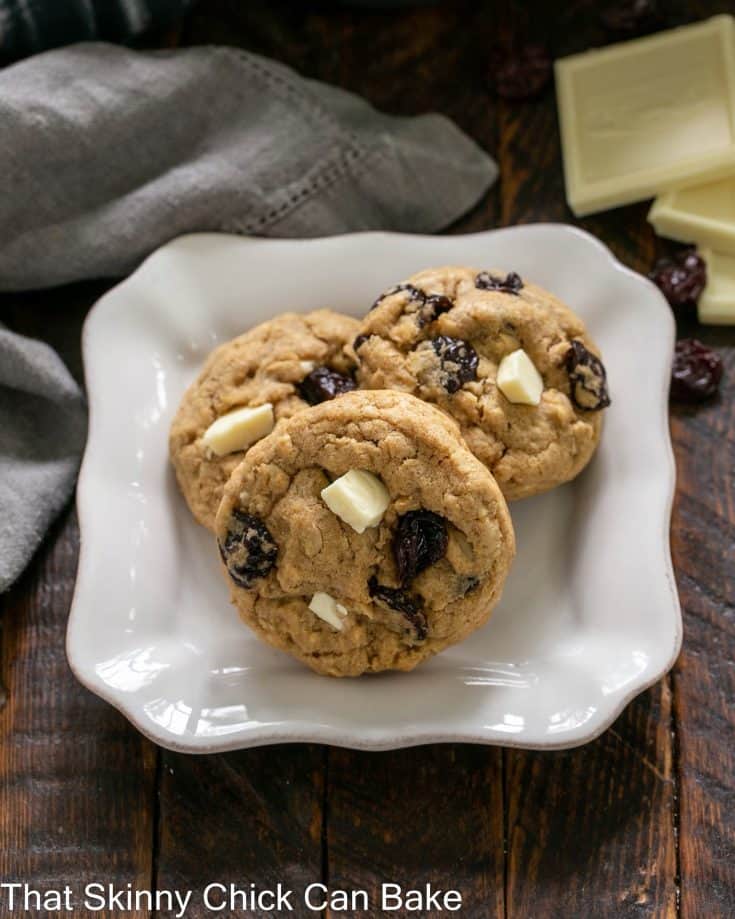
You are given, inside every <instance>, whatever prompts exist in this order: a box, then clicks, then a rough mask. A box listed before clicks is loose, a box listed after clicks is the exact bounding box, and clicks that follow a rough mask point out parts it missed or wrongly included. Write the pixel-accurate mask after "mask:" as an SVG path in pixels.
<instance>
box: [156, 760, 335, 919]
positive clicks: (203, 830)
mask: <svg viewBox="0 0 735 919" xmlns="http://www.w3.org/2000/svg"><path fill="white" fill-rule="evenodd" d="M325 757H326V749H325V748H322V747H319V746H316V745H308V744H305V745H301V746H295V745H285V744H284V745H279V746H277V747H263V748H260V749H256V750H243V751H241V752H238V753H228V754H222V755H217V756H184V755H180V754H174V753H168V752H165V753H163V761H162V770H161V779H160V786H159V794H160V822H159V833H158V839H159V841H158V846H157V871H156V884H157V887H158V889H164V890H165V889H179V890H187V889H192V890H195V891H198V892H199V895H198V896H197V897H196V898H195V900H194V902H193V905H192V907H190V909H189V910H188V912H187V916H189V917H191V919H199V917H206V916H212V915H214V913H212V912H211V911H208V910H207V909H206V906H205V903H204V902H203V900H202V898H201V894H202V893H203V891H204V890H205V888H206V887H207V885H209V884H214V883H217V884H222V885H225V887H226V888H229V885H230V884H234V885H236V886H237V887H238V888H240V889H244V890H247V889H248V888H249V885H250V884H251V883H253V884H255V885H257V887H259V888H264V889H275V888H276V885H277V884H279V883H281V884H282V885H283V886H284V887H285V888H286V889H293V890H294V891H296V892H297V894H298V896H296V897H294V898H293V900H292V903H293V906H294V908H295V915H305V914H306V913H305V912H303V911H301V912H300V911H299V909H302V910H303V907H302V905H301V903H300V898H301V894H302V892H303V890H304V889H305V888H306V887H307V885H309V884H312V883H320V882H321V880H322V877H323V866H322V832H323V826H322V814H323V804H324V762H325ZM212 896H213V897H216V898H218V900H220V901H221V897H222V891H221V890H215V891H213V893H212ZM215 905H216V901H215ZM263 905H264V906H267V904H263ZM234 914H235V911H234V910H233V911H229V910H226V911H225V913H224V915H234ZM248 915H254V916H268V915H272V913H270V912H268V911H267V910H266V909H257V908H256V909H255V910H254V911H252V912H249V913H248Z"/></svg>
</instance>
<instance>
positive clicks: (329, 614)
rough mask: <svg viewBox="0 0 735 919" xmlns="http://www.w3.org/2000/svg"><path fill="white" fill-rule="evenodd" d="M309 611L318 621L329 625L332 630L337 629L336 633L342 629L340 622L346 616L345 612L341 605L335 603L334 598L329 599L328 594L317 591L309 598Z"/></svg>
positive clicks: (342, 624)
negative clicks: (320, 620)
mask: <svg viewBox="0 0 735 919" xmlns="http://www.w3.org/2000/svg"><path fill="white" fill-rule="evenodd" d="M309 609H310V610H311V611H312V613H314V614H316V615H317V616H318V617H319V618H320V619H323V620H324V621H325V622H326V623H328V624H329V625H331V626H332V628H334V629H337V631H338V632H341V631H342V629H343V628H344V623H343V621H342V620H343V619H345V617H346V616H347V610H346V609H345V608H344V606H342V604H341V603H337V601H336V600H335V599H334V597H330V596H329V594H325V593H322V592H321V591H317V593H315V594H314V596H313V597H312V598H311V603H309Z"/></svg>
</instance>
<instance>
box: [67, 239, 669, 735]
mask: <svg viewBox="0 0 735 919" xmlns="http://www.w3.org/2000/svg"><path fill="white" fill-rule="evenodd" d="M449 263H466V264H470V265H476V266H478V267H491V266H497V267H502V268H505V269H508V270H513V271H518V272H520V274H521V275H524V276H526V277H528V278H530V279H533V280H534V281H536V282H538V283H539V284H542V285H543V286H545V287H547V288H549V289H550V290H552V291H554V292H555V293H557V294H558V295H560V296H561V297H562V298H563V299H564V300H566V301H567V302H568V303H569V304H570V305H571V306H572V307H573V309H574V310H576V311H577V312H578V313H579V314H580V315H581V316H582V317H583V318H584V319H585V320H586V322H587V324H588V326H589V328H590V330H591V332H592V335H593V337H594V338H595V339H596V340H597V341H598V343H599V344H600V346H601V348H602V350H603V353H604V358H605V364H606V366H607V370H608V374H609V380H610V389H611V394H612V400H613V404H612V407H611V408H610V409H608V410H607V412H606V419H605V420H606V426H605V431H604V436H603V439H602V444H601V446H600V449H599V451H598V453H597V455H596V457H595V459H594V461H593V463H592V464H591V466H590V467H589V468H588V469H587V471H586V472H585V473H584V474H583V475H582V476H581V477H580V478H579V479H577V480H576V481H575V482H574V483H573V484H571V485H567V486H565V487H563V488H560V489H557V490H556V491H554V492H551V493H550V494H547V495H544V496H541V497H538V498H532V499H529V500H526V501H522V502H520V503H516V504H514V505H512V516H513V521H514V524H515V527H516V533H517V540H518V556H517V559H516V562H515V565H514V568H513V571H512V572H511V575H510V578H509V580H508V583H507V586H506V589H505V593H504V596H503V599H502V601H501V604H500V606H499V607H498V609H497V611H496V613H495V614H494V616H493V617H492V619H491V621H490V622H489V623H488V625H487V626H485V628H483V629H482V630H481V631H479V632H477V633H475V634H474V635H473V636H471V637H470V638H469V639H467V640H466V641H465V642H463V643H462V644H460V645H457V646H455V647H454V648H451V649H449V650H448V651H446V652H444V653H443V654H441V655H439V656H438V657H436V658H434V659H433V660H431V661H430V662H428V663H427V664H425V665H423V666H421V667H419V668H418V670H416V671H414V672H413V673H410V674H385V675H379V676H371V677H363V678H361V679H355V680H334V679H329V678H326V677H320V676H316V675H315V674H313V673H311V672H310V671H309V670H307V669H306V668H305V667H303V666H301V665H300V664H298V663H296V662H295V661H293V660H291V658H289V657H287V656H286V655H285V654H281V653H280V652H277V651H274V650H272V649H270V648H268V647H266V646H265V645H263V644H261V643H260V642H259V641H258V640H257V639H256V638H255V637H254V636H253V635H252V634H251V633H250V632H249V631H248V629H247V628H246V627H245V626H243V625H241V623H240V621H239V620H238V618H237V615H236V614H235V611H234V609H233V608H232V607H231V606H230V604H229V602H228V594H227V587H226V584H225V582H224V579H223V578H222V575H221V574H220V571H219V570H218V560H217V552H216V550H215V547H214V544H213V541H212V537H211V536H210V535H209V534H208V533H206V532H205V531H204V530H203V529H201V528H200V527H198V526H197V525H196V524H195V523H194V521H193V520H192V518H191V517H190V516H189V513H188V511H187V509H186V507H185V505H184V501H183V499H182V498H181V497H180V496H179V494H178V492H177V489H176V485H175V482H174V477H173V474H172V471H171V469H170V467H169V464H168V459H167V435H168V427H169V422H170V420H171V416H172V414H173V412H174V410H175V408H176V406H177V403H178V401H179V399H180V397H181V394H182V393H183V391H184V389H185V387H186V386H187V385H188V383H189V382H190V381H191V380H192V379H193V378H194V376H195V374H196V373H197V370H198V368H199V366H200V364H201V363H202V361H203V359H204V357H205V356H206V354H207V353H208V352H209V351H210V350H211V349H212V347H214V345H216V344H217V343H218V342H222V341H224V340H226V339H228V338H231V337H233V336H234V335H237V334H239V333H240V332H242V331H243V330H244V329H246V328H247V327H248V326H251V325H253V324H254V323H257V322H261V321H262V320H264V319H267V318H269V317H270V316H272V315H274V314H275V313H277V312H279V311H283V310H285V309H291V310H303V311H306V310H311V309H314V308H316V307H323V306H329V307H332V308H334V309H338V310H343V311H345V312H349V313H353V314H355V315H356V316H359V315H361V314H362V313H364V311H365V310H366V308H367V306H368V305H369V304H370V303H372V301H373V299H374V298H375V296H376V295H377V294H378V293H379V292H380V291H381V290H383V289H385V288H387V287H388V286H390V285H391V284H393V283H394V282H396V281H397V280H399V279H401V278H403V277H405V276H406V275H409V274H411V273H412V272H414V271H417V270H418V269H420V268H424V267H426V266H430V265H438V264H449ZM673 340H674V325H673V321H672V317H671V313H670V310H669V308H668V306H667V305H666V303H665V302H664V300H663V298H662V296H661V295H660V294H659V292H658V291H657V290H656V288H655V287H653V285H652V284H650V283H649V282H648V281H646V280H644V279H643V278H641V277H639V276H638V275H636V274H634V273H632V272H631V271H629V270H627V269H626V268H624V267H623V266H622V265H620V264H619V263H618V262H617V261H615V259H614V258H613V257H612V255H611V254H610V252H609V251H608V250H607V249H606V248H605V247H604V246H602V245H601V244H600V243H599V242H597V241H596V240H594V239H592V238H591V237H590V236H587V235H586V234H584V233H582V232H580V231H579V230H576V229H573V228H570V227H566V226H559V225H543V224H542V225H536V226H525V227H516V228H512V229H507V230H496V231H493V232H488V233H479V234H476V235H472V236H442V237H423V236H403V235H395V234H385V233H367V234H356V235H350V236H341V237H332V238H328V239H315V240H308V241H301V240H299V241H288V240H278V241H275V240H258V239H243V238H240V237H234V236H222V235H196V236H187V237H183V238H181V239H177V240H175V241H174V242H172V243H170V244H169V245H166V246H164V247H163V248H162V249H159V250H158V251H157V252H155V253H154V254H153V255H152V256H151V257H150V258H149V259H148V260H147V261H146V262H145V263H144V264H143V265H142V266H141V267H140V268H139V269H138V270H137V271H136V272H135V273H134V274H133V275H132V276H131V277H130V278H128V279H127V280H126V281H124V282H123V283H122V284H120V285H119V286H117V287H115V288H114V289H113V290H111V291H110V292H109V293H108V294H106V295H105V296H104V297H103V298H102V299H101V300H100V302H99V303H98V304H97V305H96V306H95V308H94V309H93V310H92V312H91V314H90V316H89V318H88V319H87V323H86V326H85V332H84V359H85V367H86V375H87V386H88V390H89V403H90V413H91V417H90V430H89V443H88V445H87V452H86V455H85V458H84V464H83V467H82V473H81V476H80V480H79V491H78V505H79V516H80V521H81V533H82V547H81V558H80V562H79V572H78V578H77V586H76V593H75V596H74V603H73V606H72V612H71V617H70V622H69V633H68V655H69V660H70V663H71V666H72V668H73V670H74V672H75V673H76V675H77V676H78V678H79V679H80V680H81V681H82V682H83V683H84V684H85V685H86V686H87V687H89V688H90V689H91V690H92V691H93V692H96V693H98V694H99V695H100V696H102V697H103V698H105V699H107V700H108V701H109V702H111V703H112V704H113V705H115V706H117V708H119V709H120V710H121V711H122V712H123V713H124V714H125V715H127V717H128V718H129V719H130V720H131V721H132V722H133V723H134V724H135V725H136V726H137V727H138V728H139V729H140V730H141V731H142V732H143V733H144V734H146V735H148V736H149V737H150V738H151V739H153V740H154V741H156V742H157V743H160V744H161V745H162V746H165V747H170V748H173V749H178V750H186V751H198V752H207V751H216V750H225V749H233V748H239V747H247V746H253V745H257V744H268V743H278V742H281V741H320V742H325V743H331V744H337V745H340V746H347V747H356V748H361V749H385V748H391V747H402V746H410V745H413V744H422V743H429V742H434V741H469V742H476V743H490V744H507V745H512V746H522V747H536V748H552V747H569V746H574V745H576V744H580V743H584V742H585V741H588V740H591V739H592V738H594V737H595V736H597V735H598V734H599V733H600V732H601V731H602V730H604V729H605V728H606V727H607V726H608V725H609V724H610V723H611V722H612V721H613V719H614V718H615V717H616V716H617V715H618V713H619V712H620V711H621V709H622V708H623V707H624V706H625V704H626V703H627V702H628V701H630V699H632V698H633V696H635V695H636V693H639V692H640V691H641V690H642V689H644V688H645V687H647V686H649V685H650V684H651V683H653V682H654V681H656V680H657V679H658V678H659V677H661V676H662V675H663V674H664V673H665V672H666V671H667V670H668V669H669V668H670V667H671V665H672V664H673V662H674V660H675V658H676V655H677V653H678V650H679V645H680V642H681V615H680V611H679V604H678V600H677V595H676V589H675V586H674V580H673V575H672V567H671V558H670V553H669V517H670V509H671V501H672V494H673V489H674V466H673V459H672V452H671V445H670V440H669V430H668V412H667V393H668V381H669V373H670V360H671V353H672V348H673Z"/></svg>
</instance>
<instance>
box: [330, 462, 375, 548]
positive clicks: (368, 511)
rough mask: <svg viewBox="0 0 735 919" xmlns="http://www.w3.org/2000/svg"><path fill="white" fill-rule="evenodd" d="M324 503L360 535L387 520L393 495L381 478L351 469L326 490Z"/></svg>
mask: <svg viewBox="0 0 735 919" xmlns="http://www.w3.org/2000/svg"><path fill="white" fill-rule="evenodd" d="M322 500H323V501H324V503H325V504H326V505H327V507H328V508H329V510H330V511H332V513H333V514H336V515H337V516H338V517H339V518H340V519H341V520H344V522H345V523H347V524H349V525H350V526H351V527H352V529H353V530H355V532H357V533H364V532H365V530H366V529H367V528H368V527H374V526H377V525H378V524H379V523H380V521H381V520H382V519H383V514H384V513H385V511H386V509H387V507H388V505H389V504H390V494H389V493H388V489H387V488H386V487H385V485H383V483H382V482H381V481H380V479H379V478H378V477H377V476H376V475H373V474H372V472H366V471H365V470H364V469H350V471H349V472H345V474H344V475H341V476H340V477H339V478H338V479H335V480H334V482H332V484H331V485H327V487H326V488H323V489H322Z"/></svg>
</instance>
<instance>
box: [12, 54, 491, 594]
mask: <svg viewBox="0 0 735 919" xmlns="http://www.w3.org/2000/svg"><path fill="white" fill-rule="evenodd" d="M0 126H1V128H0V183H1V185H0V290H6V291H8V290H23V289H31V288H39V287H45V286H51V285H55V284H63V283H66V282H69V281H74V280H78V279H81V278H90V277H99V276H121V275H124V274H126V273H127V272H129V271H131V270H132V269H133V268H134V267H135V266H136V265H137V264H138V263H139V262H140V261H141V260H142V259H143V258H144V257H145V256H146V255H147V254H148V253H150V252H151V251H152V250H153V249H155V248H156V247H158V246H160V245H161V244H163V243H165V242H166V241H167V240H169V239H172V238H173V237H175V236H178V235H180V234H182V233H187V232H190V231H201V230H220V231H227V232H233V233H242V234H257V235H264V236H322V235H329V234H333V233H341V232H346V231H350V230H367V229H385V230H404V231H413V232H424V233H427V232H433V231H436V230H439V229H441V228H442V227H444V226H446V225H447V224H449V223H451V222H452V221H453V220H455V219H456V218H457V217H459V216H460V215H461V214H462V213H463V212H464V211H465V210H467V209H468V208H469V207H471V206H472V205H473V204H474V203H475V202H476V201H477V200H478V198H480V196H481V195H482V194H483V193H484V192H485V191H486V190H487V188H488V187H489V186H490V185H491V184H492V182H493V181H494V179H495V177H496V174H497V169H496V166H495V163H494V162H493V161H492V160H491V159H490V157H489V156H487V154H485V153H484V152H482V151H481V150H480V149H479V148H478V147H477V146H476V145H475V144H474V143H473V142H472V141H471V140H470V139H469V138H467V137H466V136H465V135H464V134H462V133H461V132H460V131H459V130H458V129H457V128H456V127H455V126H454V125H453V124H452V123H451V122H450V121H448V120H447V119H446V118H444V117H442V116H440V115H422V116H420V117H417V118H395V117H390V116H388V115H384V114H381V113H379V112H377V111H375V109H373V108H372V107H371V106H370V105H368V104H367V103H366V102H365V101H364V100H362V99H360V98H358V97H356V96H354V95H352V94H350V93H347V92H344V91H342V90H339V89H336V88H334V87H330V86H325V85H323V84H320V83H316V82H313V81H310V80H305V79H302V78H301V77H299V76H298V75H297V74H295V73H294V72H293V71H291V70H289V69H288V68H287V67H284V66H282V65H281V64H278V63H275V62H274V61H269V60H266V59H264V58H261V57H258V56H256V55H253V54H249V53H246V52H243V51H239V50H236V49H233V48H222V47H201V48H191V49H187V50H182V51H159V52H147V53H141V52H135V51H130V50H127V49H124V48H120V47H117V46H114V45H106V44H99V43H90V44H79V45H73V46H71V47H69V48H65V49H61V50H58V51H50V52H47V53H45V54H41V55H38V56H36V57H34V58H30V59H28V60H26V61H22V62H21V63H18V64H15V65H13V66H11V67H8V68H6V69H5V70H0ZM0 344H1V345H2V347H1V348H0V384H2V388H0V424H1V425H2V427H0V472H1V473H2V478H0V590H2V589H3V588H4V587H6V586H7V585H8V584H9V583H10V582H11V581H12V579H13V578H14V577H15V576H16V575H17V574H18V572H19V571H20V570H21V568H22V567H23V565H24V563H25V561H26V560H27V559H28V558H29V557H30V555H31V554H32V552H33V550H34V549H35V547H36V545H37V544H38V541H39V539H40V538H41V535H42V533H43V531H44V529H45V527H46V526H47V525H48V523H49V522H50V520H51V519H52V517H53V516H54V515H55V513H56V512H57V511H58V510H59V508H60V507H61V506H62V505H63V503H64V501H65V500H66V499H67V497H68V495H69V494H70V492H71V490H72V488H73V482H74V476H75V473H76V469H77V466H78V460H79V455H80V453H81V449H82V441H83V433H82V432H83V427H84V425H83V410H82V408H81V401H80V397H79V394H78V392H77V391H76V387H75V386H74V384H73V382H72V381H71V379H70V378H69V377H68V374H66V372H65V370H64V368H63V365H61V362H60V361H59V360H58V359H57V358H56V356H55V355H54V354H53V352H50V351H49V349H48V348H46V347H45V346H43V345H40V344H38V343H32V342H29V341H28V340H26V339H22V338H20V337H17V336H13V335H12V334H11V333H10V332H8V331H3V332H2V337H1V338H0Z"/></svg>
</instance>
